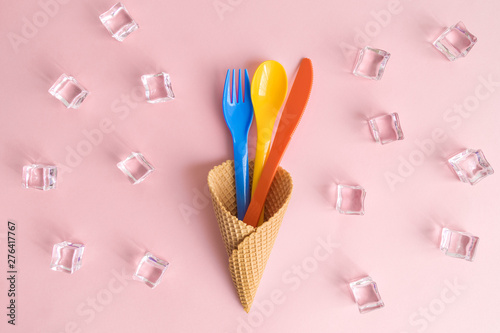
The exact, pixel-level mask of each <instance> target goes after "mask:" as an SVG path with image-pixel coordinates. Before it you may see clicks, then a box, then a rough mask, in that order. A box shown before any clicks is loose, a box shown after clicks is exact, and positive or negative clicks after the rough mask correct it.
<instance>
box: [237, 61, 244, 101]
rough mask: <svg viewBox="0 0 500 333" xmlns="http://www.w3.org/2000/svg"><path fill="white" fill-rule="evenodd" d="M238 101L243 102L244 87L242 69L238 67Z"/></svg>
mask: <svg viewBox="0 0 500 333" xmlns="http://www.w3.org/2000/svg"><path fill="white" fill-rule="evenodd" d="M238 103H243V87H242V85H241V69H238Z"/></svg>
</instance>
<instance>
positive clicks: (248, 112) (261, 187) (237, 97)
mask: <svg viewBox="0 0 500 333" xmlns="http://www.w3.org/2000/svg"><path fill="white" fill-rule="evenodd" d="M241 73H242V72H241V70H239V71H238V86H237V87H236V71H235V70H234V69H233V71H232V78H231V71H230V70H228V71H227V75H226V82H225V85H224V94H223V100H222V109H223V113H224V118H225V120H226V124H227V126H228V127H229V130H230V132H231V135H232V137H233V147H234V171H235V184H236V206H237V215H238V219H239V220H242V221H243V222H245V223H246V224H248V225H250V226H253V227H257V226H260V225H262V223H263V222H264V204H265V201H266V197H267V194H268V192H269V189H270V187H271V184H272V181H273V179H274V176H275V173H276V170H277V169H278V166H279V163H280V162H281V159H282V158H283V155H284V153H285V150H286V148H287V146H288V143H289V142H290V140H291V138H292V135H293V133H294V131H295V128H296V127H297V125H298V123H299V121H300V118H301V117H302V114H303V112H304V110H305V107H306V105H307V101H308V100H309V95H310V92H311V88H312V80H313V69H312V63H311V60H310V59H308V58H304V59H302V61H301V64H300V67H299V70H298V72H297V75H296V78H295V81H294V83H293V86H292V89H291V91H290V94H289V96H288V100H287V102H286V104H285V107H284V109H283V113H282V115H281V119H280V122H279V125H278V129H277V132H276V135H275V138H274V142H272V145H271V138H272V134H273V128H274V126H275V122H276V117H277V115H278V113H279V111H280V109H281V106H282V104H283V102H284V101H285V98H286V94H287V90H288V80H287V75H286V72H285V69H284V68H283V66H282V65H281V64H280V63H278V62H276V61H273V60H269V61H265V62H263V63H262V64H260V66H259V67H258V68H257V70H256V71H255V74H254V76H253V79H252V84H251V86H250V80H249V77H248V71H247V70H245V71H244V74H245V79H244V81H245V84H244V87H243V85H242V77H241ZM250 87H251V88H250ZM243 91H244V94H243ZM254 114H255V121H256V125H257V148H256V152H255V164H254V170H253V182H252V188H251V190H250V177H249V163H248V132H249V130H250V126H251V123H252V120H253V115H254Z"/></svg>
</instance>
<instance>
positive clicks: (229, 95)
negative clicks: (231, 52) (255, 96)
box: [223, 69, 231, 103]
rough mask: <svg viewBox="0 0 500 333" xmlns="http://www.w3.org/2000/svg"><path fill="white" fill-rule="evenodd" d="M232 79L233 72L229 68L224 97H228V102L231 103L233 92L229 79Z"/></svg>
mask: <svg viewBox="0 0 500 333" xmlns="http://www.w3.org/2000/svg"><path fill="white" fill-rule="evenodd" d="M230 79H231V73H230V72H229V69H228V70H227V74H226V82H225V83H224V97H223V98H225V99H226V102H227V103H231V94H230V92H229V80H230Z"/></svg>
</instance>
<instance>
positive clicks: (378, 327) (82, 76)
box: [0, 0, 500, 333]
mask: <svg viewBox="0 0 500 333" xmlns="http://www.w3.org/2000/svg"><path fill="white" fill-rule="evenodd" d="M61 2H63V1H62V0H61ZM54 3H55V2H54V1H52V2H51V1H49V0H46V1H40V2H37V1H29V2H26V1H6V0H4V1H2V8H1V10H0V32H1V33H0V34H1V36H2V38H1V39H0V49H1V53H0V63H1V67H2V70H1V73H2V89H1V90H0V100H1V112H2V118H1V122H0V129H1V130H0V139H1V149H0V154H1V156H0V157H1V161H2V163H0V178H1V184H2V185H1V186H2V191H1V194H0V199H1V202H2V204H1V209H0V214H1V221H2V222H1V223H0V243H1V245H0V258H2V259H1V261H0V269H1V272H4V273H2V274H1V276H4V274H5V271H6V270H7V268H6V257H7V253H6V252H7V250H6V249H7V248H6V239H5V234H6V233H7V225H6V224H7V219H14V220H15V221H17V225H18V231H17V251H18V252H17V256H18V266H17V268H18V270H19V275H18V285H17V292H18V298H17V305H18V308H17V311H18V312H17V315H18V317H17V324H18V325H17V326H16V327H15V328H14V327H12V326H10V325H7V324H6V321H7V317H6V316H5V312H6V309H5V307H6V305H7V301H8V300H7V297H6V293H7V292H6V290H7V285H6V280H5V278H4V277H2V278H1V281H2V282H1V283H0V287H1V289H2V290H1V291H0V302H1V303H0V304H1V306H0V308H1V309H3V310H1V313H0V314H1V316H0V318H2V319H1V321H0V330H1V331H2V332H4V331H8V332H10V331H16V332H45V333H47V332H54V333H61V332H92V333H101V332H165V331H168V332H245V333H249V332H277V331H279V332H281V331H286V332H395V333H404V332H406V333H413V332H487V333H490V332H499V331H500V319H499V318H500V317H499V316H498V313H499V308H498V299H499V297H500V291H499V289H498V288H497V286H496V285H497V282H496V277H497V276H498V275H499V274H500V268H499V266H498V254H499V252H500V243H499V242H498V237H499V235H500V225H499V223H498V216H499V215H500V205H498V198H499V195H500V190H499V189H500V179H499V177H498V175H493V176H491V177H488V178H486V179H485V180H483V181H481V182H480V183H479V184H477V185H476V186H474V187H471V186H469V185H467V184H463V183H461V182H460V181H459V180H458V178H457V177H455V176H454V174H453V173H452V171H451V170H450V169H449V168H448V167H447V165H446V157H448V156H449V155H450V154H453V153H456V152H457V151H458V150H460V149H462V148H480V149H482V150H483V151H484V153H485V155H486V157H487V158H488V160H489V162H490V163H491V164H492V166H493V168H497V169H498V170H500V154H499V149H498V142H499V140H500V134H499V131H498V124H499V121H500V117H499V114H498V104H499V103H500V84H499V83H496V85H491V86H483V83H482V82H483V81H482V80H488V79H490V80H492V81H494V82H500V65H499V61H498V59H499V57H498V55H499V51H500V48H499V46H498V45H499V44H498V41H499V36H498V12H499V10H500V3H499V2H498V1H493V0H490V1H458V0H446V1H431V0H419V1H415V0H414V1H410V0H401V1H400V4H399V5H397V6H395V5H394V2H393V1H391V0H370V1H326V0H322V1H306V0H301V1H285V0H279V1H265V0H253V1H236V0H232V1H230V0H220V1H219V0H217V1H213V0H207V1H193V0H191V1H169V2H165V1H151V0H150V1H139V0H126V1H125V5H126V6H127V8H128V10H129V11H130V13H131V15H132V16H133V17H134V18H135V20H136V21H137V22H138V23H139V25H140V29H139V30H138V31H136V32H134V33H132V34H131V35H130V36H129V37H128V38H127V39H126V40H125V41H124V42H123V43H119V42H117V41H116V40H114V39H113V38H112V37H111V36H110V35H109V33H108V32H107V31H106V29H105V28H104V27H103V26H102V24H101V23H100V21H99V18H98V17H99V14H100V13H102V12H104V11H106V10H107V9H108V8H109V7H111V6H112V5H113V4H114V2H113V1H111V0H98V1H77V0H65V3H64V4H59V5H58V6H57V7H56V6H54ZM43 4H52V5H50V6H48V7H47V8H48V9H47V10H48V11H49V12H50V14H51V15H50V16H48V15H46V14H43V10H44V9H43V8H44V5H43ZM217 4H219V5H220V4H226V11H225V12H223V13H222V14H221V15H220V16H219V15H218V12H217V10H216V9H215V5H217ZM388 8H389V9H391V10H392V11H393V13H392V14H390V15H387V13H390V12H388ZM41 13H42V14H41ZM377 13H378V14H377ZM33 16H34V17H33ZM376 17H378V21H377V20H376ZM33 20H35V23H37V24H38V25H39V27H35V29H36V30H35V31H34V30H31V31H29V29H28V28H24V33H23V31H22V29H23V25H27V24H28V25H29V23H26V22H33ZM459 20H462V21H463V22H464V23H465V24H466V25H467V27H468V28H469V29H470V31H471V32H472V33H474V34H475V35H476V36H478V39H479V42H478V44H477V45H476V46H475V47H474V48H473V49H472V51H471V52H470V54H469V55H468V56H467V57H466V58H465V59H460V60H458V61H456V62H454V63H452V62H449V61H448V60H447V59H446V58H445V57H444V56H443V55H441V54H440V53H439V52H438V51H437V50H435V49H434V47H433V46H432V45H431V42H432V41H433V40H434V38H435V37H437V36H438V35H439V34H440V33H441V32H442V31H443V30H444V28H445V27H447V26H450V25H452V24H454V23H456V22H457V21H459ZM360 31H361V32H362V34H366V33H368V35H366V36H363V35H361V34H360ZM363 31H364V32H363ZM14 34H15V35H16V36H17V38H25V39H24V40H23V42H22V43H21V44H19V45H17V46H16V47H14V46H13V44H12V43H11V42H10V40H9V38H11V39H12V38H14V37H13V36H14ZM363 39H364V40H363ZM365 44H369V45H371V46H373V47H377V48H381V49H384V50H387V51H389V52H390V53H391V54H392V57H391V59H390V60H389V63H388V65H387V69H386V72H385V74H384V77H383V78H382V80H381V81H379V82H374V81H370V80H366V79H363V78H358V77H355V76H354V75H352V74H351V70H352V67H353V63H354V53H351V52H346V53H344V52H343V51H342V48H341V46H343V47H344V49H345V48H346V47H347V48H358V47H360V46H364V45H365ZM348 46H349V47H348ZM302 57H309V58H311V59H312V61H313V64H314V69H315V82H314V88H313V91H312V94H311V99H310V103H309V105H308V108H307V110H306V113H305V116H304V118H303V120H302V123H301V124H300V126H299V128H298V130H297V132H296V134H295V137H294V139H293V141H292V143H291V145H290V147H289V150H288V152H287V154H286V156H285V158H284V159H283V162H282V166H283V167H284V168H285V169H287V170H288V171H289V172H290V173H291V174H292V177H293V179H294V184H295V187H294V192H293V197H292V200H291V202H290V206H289V208H288V212H287V214H286V219H285V221H284V224H283V226H282V228H281V231H280V234H279V237H278V239H277V241H276V244H275V247H274V250H273V253H272V255H271V258H270V260H269V262H268V265H267V269H266V272H265V275H264V277H263V280H262V283H261V285H260V288H259V290H258V293H257V297H256V301H255V302H256V303H255V304H254V308H253V310H252V312H251V313H250V315H248V314H246V313H245V312H244V311H243V309H242V307H241V305H240V303H239V300H238V298H237V295H236V292H235V289H234V287H233V285H232V282H231V278H230V275H229V272H228V270H227V255H226V253H225V250H224V245H223V243H222V239H221V237H220V234H219V230H218V228H217V224H216V221H215V217H214V213H213V211H212V208H211V205H210V203H209V202H208V199H207V197H206V196H205V194H204V193H205V184H206V177H207V173H208V171H209V170H210V169H211V167H212V166H214V165H217V164H220V163H221V162H222V161H224V160H226V159H229V158H231V157H232V147H231V139H230V135H229V132H228V130H227V128H226V126H225V123H224V119H223V116H222V110H221V98H222V88H223V83H224V77H225V73H226V70H227V69H228V68H248V69H249V72H250V74H251V75H252V74H253V72H254V71H255V69H256V67H257V66H258V64H259V63H260V62H262V61H264V60H267V59H274V60H278V61H280V62H281V63H282V64H283V66H284V67H285V69H286V70H287V72H288V75H289V78H290V83H291V80H292V79H293V76H294V72H295V70H296V68H297V66H298V64H299V61H300V59H301V58H302ZM161 70H163V71H166V72H168V73H169V74H170V75H171V78H172V84H173V89H174V92H175V94H176V96H177V97H176V99H175V100H174V101H170V102H167V103H161V104H159V105H151V104H148V103H146V102H145V98H144V95H143V88H142V86H141V82H140V76H141V75H142V74H149V73H155V72H158V71H161ZM62 73H67V74H70V75H73V76H74V77H76V78H77V79H78V80H79V81H80V82H81V83H82V84H83V85H84V86H85V87H86V88H87V89H89V90H90V92H91V93H90V95H89V97H88V98H87V100H85V101H84V102H83V104H82V105H81V107H80V109H79V110H66V109H65V108H64V106H63V105H62V104H61V103H60V102H59V101H57V100H56V99H55V98H53V97H52V96H50V95H49V93H48V92H47V91H48V89H49V88H50V86H51V85H52V83H53V82H54V81H55V80H56V79H57V78H58V77H59V75H60V74H62ZM481 77H482V78H483V79H481ZM290 85H291V84H290ZM488 88H489V89H490V90H488ZM476 93H479V96H481V100H479V99H477V98H476V97H475V94H476ZM464 103H465V104H467V103H469V104H467V108H468V109H469V110H471V111H470V112H468V111H467V113H463V115H460V114H458V113H454V111H453V107H454V105H455V104H458V105H461V104H464ZM475 103H476V104H475ZM388 112H398V113H399V115H400V118H401V123H402V128H403V130H404V132H405V136H406V138H405V140H404V141H399V142H395V143H391V144H388V145H385V146H381V145H379V144H376V143H375V142H374V141H373V139H372V138H371V136H370V133H369V128H368V125H367V123H366V119H367V118H368V117H371V116H375V115H379V114H384V113H388ZM103 121H104V122H107V123H108V125H109V124H112V125H111V130H110V131H107V133H104V134H103V133H102V132H100V133H101V134H102V137H100V134H96V130H99V128H100V124H101V123H102V122H103ZM436 129H437V131H438V133H439V132H441V133H445V140H441V142H439V143H435V142H434V143H430V142H429V140H430V138H432V133H433V131H435V130H436ZM90 132H91V133H94V135H95V136H94V143H91V144H89V141H88V140H87V138H86V133H90ZM251 139H252V142H254V141H255V129H252V132H251ZM422 142H426V143H427V144H426V146H425V147H426V149H427V150H426V151H424V152H422V148H419V147H420V146H422ZM419 143H420V145H419ZM251 146H252V147H255V143H252V144H251ZM89 147H90V148H89ZM76 149H80V150H82V149H83V151H84V155H85V156H81V160H76V161H75V160H74V156H73V160H71V156H70V155H71V154H70V153H69V151H73V150H76ZM85 149H87V150H85ZM131 151H139V152H142V153H143V154H144V155H145V156H146V158H147V159H148V160H149V161H150V162H151V163H152V164H153V165H154V166H155V167H156V171H155V172H154V173H153V174H152V175H151V176H150V177H149V178H148V179H147V180H146V181H145V182H144V183H142V184H139V185H137V186H132V185H131V184H129V182H128V180H127V179H126V177H125V176H124V175H123V174H122V173H121V172H120V171H119V170H118V168H117V167H116V163H117V162H118V161H120V160H121V159H124V158H125V157H126V156H127V155H128V154H129V153H130V152H131ZM410 160H411V161H413V162H415V163H416V164H418V165H417V166H414V167H410V168H408V165H406V169H405V168H404V167H403V166H402V165H403V164H406V163H409V162H402V161H410ZM68 161H69V162H68ZM32 162H42V163H56V164H57V165H58V166H59V171H60V177H59V179H58V188H57V189H56V190H53V191H49V192H42V191H36V190H26V189H23V188H22V186H21V170H22V166H23V165H25V164H28V163H32ZM69 164H72V165H73V166H71V165H69ZM64 166H66V168H64ZM398 168H399V169H401V170H400V171H401V174H400V175H399V176H398V177H402V178H400V180H402V179H404V182H398V183H397V184H395V185H393V186H392V187H391V186H390V185H389V183H388V181H387V180H386V176H387V175H389V173H392V175H398ZM336 183H344V184H353V185H361V186H363V187H364V188H365V189H366V191H367V196H366V215H365V216H345V215H341V214H339V213H338V212H337V211H335V209H334V203H333V202H334V200H335V195H332V192H334V189H335V184H336ZM332 190H333V191H332ZM182 212H184V214H183V213H182ZM186 212H188V213H186ZM442 226H449V227H452V228H456V229H459V230H465V231H469V232H471V233H473V234H475V235H477V236H479V237H480V238H481V240H480V242H479V243H480V244H479V248H478V254H477V257H476V261H475V262H473V263H470V262H466V261H464V260H458V259H453V258H450V257H447V256H445V255H444V254H442V253H441V252H440V251H439V249H438V238H439V233H440V228H441V227H442ZM63 240H69V241H75V242H83V243H85V244H86V250H85V254H84V258H83V267H82V269H81V270H80V271H78V272H76V273H75V274H73V275H69V274H63V273H58V272H53V271H51V270H50V269H49V262H50V255H51V249H52V245H53V244H54V243H56V242H60V241H63ZM325 242H331V243H334V245H335V246H334V247H333V248H330V249H329V250H330V252H331V253H328V252H326V250H325V249H323V248H319V247H320V246H321V245H320V244H322V243H325ZM147 250H149V251H152V252H153V253H155V254H157V255H158V256H159V257H162V258H164V259H166V260H168V261H169V262H170V263H171V266H170V268H169V270H168V271H167V273H166V275H165V277H164V280H163V282H162V283H161V284H160V285H159V286H158V287H157V288H156V289H154V290H151V289H149V288H148V287H147V286H145V285H143V284H141V283H139V282H136V281H131V280H124V281H122V280H120V281H122V282H120V281H119V280H117V279H116V277H115V276H116V275H120V274H121V272H122V271H123V272H124V274H125V275H126V276H130V275H131V274H132V272H133V270H134V268H135V266H136V263H137V262H138V260H139V259H140V257H141V256H142V254H143V253H144V252H145V251H147ZM297 267H304V268H301V270H302V271H303V272H300V273H294V272H297ZM304 269H305V270H306V271H308V273H304V272H305V271H304ZM296 274H300V275H296ZM364 274H369V275H370V276H372V277H373V279H374V280H375V281H377V283H378V286H379V290H380V293H381V295H382V298H383V300H384V302H385V304H386V306H385V308H383V309H380V310H376V311H374V312H371V313H369V314H366V315H360V314H359V313H358V310H357V308H356V305H355V304H354V303H353V301H352V298H351V296H350V294H349V290H348V288H347V281H348V280H350V279H353V278H356V277H360V276H362V275H364ZM453 284H458V285H459V287H455V288H454V289H450V287H449V285H453ZM457 288H458V289H457ZM275 295H280V297H279V302H278V303H279V304H276V303H271V302H272V301H271V300H272V299H274V298H273V297H272V296H275ZM92 304H93V305H92ZM259 304H260V307H259V306H258V305H259ZM270 304H272V305H270ZM425 313H428V314H427V315H426V314H425Z"/></svg>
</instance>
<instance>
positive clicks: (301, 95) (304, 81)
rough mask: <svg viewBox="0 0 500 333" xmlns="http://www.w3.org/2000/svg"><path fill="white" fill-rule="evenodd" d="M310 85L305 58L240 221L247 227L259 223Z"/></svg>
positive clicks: (310, 66)
mask: <svg viewBox="0 0 500 333" xmlns="http://www.w3.org/2000/svg"><path fill="white" fill-rule="evenodd" d="M312 82H313V68H312V62H311V59H308V58H304V59H302V61H301V63H300V67H299V70H298V72H297V76H296V77H295V81H294V82H293V85H292V89H291V90H290V95H289V96H288V99H287V101H286V104H285V108H284V109H283V113H282V114H281V119H280V123H279V125H278V129H277V130H276V135H275V137H274V141H273V144H272V146H271V151H270V152H269V155H268V157H267V161H266V164H265V165H264V169H262V174H261V176H260V180H259V183H258V185H257V189H256V190H255V193H254V194H253V196H252V199H251V201H250V206H248V210H247V212H246V214H245V218H244V219H243V222H245V223H246V224H248V225H251V226H253V227H256V226H257V224H258V222H259V217H260V214H261V212H262V209H264V203H265V202H266V197H267V193H268V192H269V189H270V188H271V183H272V182H273V179H274V175H275V174H276V170H277V169H278V166H279V164H280V162H281V159H282V158H283V155H284V154H285V150H286V148H287V147H288V144H289V143H290V140H291V139H292V136H293V133H294V132H295V129H296V128H297V125H298V124H299V121H300V118H301V117H302V114H303V113H304V111H305V109H306V105H307V102H308V100H309V95H310V94H311V88H312Z"/></svg>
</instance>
